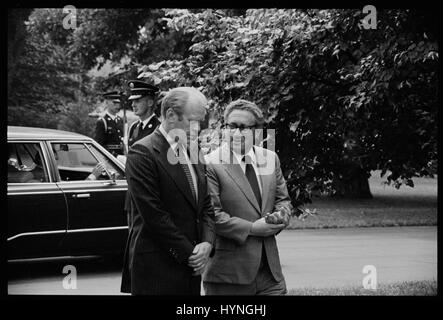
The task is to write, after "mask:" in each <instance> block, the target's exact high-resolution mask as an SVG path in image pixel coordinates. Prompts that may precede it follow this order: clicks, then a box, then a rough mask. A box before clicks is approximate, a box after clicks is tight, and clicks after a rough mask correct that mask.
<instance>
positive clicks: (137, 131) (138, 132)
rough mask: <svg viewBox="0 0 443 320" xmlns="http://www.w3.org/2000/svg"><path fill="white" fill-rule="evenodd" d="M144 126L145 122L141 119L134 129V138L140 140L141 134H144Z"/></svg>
mask: <svg viewBox="0 0 443 320" xmlns="http://www.w3.org/2000/svg"><path fill="white" fill-rule="evenodd" d="M142 127H143V122H141V121H140V122H139V123H138V124H137V127H135V130H134V139H135V140H139V136H140V135H141V134H142V130H143V129H142Z"/></svg>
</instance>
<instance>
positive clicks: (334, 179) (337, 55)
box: [139, 9, 438, 205]
mask: <svg viewBox="0 0 443 320" xmlns="http://www.w3.org/2000/svg"><path fill="white" fill-rule="evenodd" d="M167 16H168V19H169V20H168V25H169V27H170V28H174V29H176V30H183V32H184V33H185V34H190V35H192V42H193V44H192V45H191V46H190V48H189V52H188V56H187V57H185V58H184V59H182V60H175V61H171V60H167V61H161V62H159V63H155V64H150V65H146V66H143V67H142V68H140V75H139V76H140V77H143V78H146V79H150V80H151V81H154V82H155V83H158V84H159V85H161V86H164V88H168V87H171V86H175V85H192V86H196V87H199V88H200V89H201V90H202V91H203V92H204V93H205V94H206V95H207V96H208V97H210V98H211V99H212V103H213V104H212V108H213V109H214V110H215V113H216V114H221V111H222V110H223V109H224V107H225V106H226V104H227V103H229V102H230V101H232V100H233V99H237V98H244V99H250V100H252V101H254V102H256V103H257V104H258V105H259V106H260V107H261V108H262V110H263V112H264V114H265V116H266V122H267V124H268V127H270V128H275V129H276V132H277V133H276V140H277V141H276V142H277V148H276V149H277V152H278V153H279V155H280V157H281V160H282V166H283V167H284V169H285V172H284V173H285V176H286V177H287V181H288V184H289V188H290V192H291V195H292V198H293V200H294V202H295V204H297V205H298V204H302V203H305V202H309V201H310V198H311V197H312V195H313V194H316V193H319V192H329V193H331V194H334V193H336V192H339V191H340V187H342V186H343V185H345V186H346V185H348V186H351V187H352V188H353V187H354V186H355V185H354V184H352V182H353V180H355V179H357V180H360V181H361V180H362V179H363V180H367V177H368V175H369V172H370V171H371V170H374V169H381V170H382V172H383V174H384V173H386V172H387V171H390V174H389V175H388V176H387V180H388V182H394V183H395V185H396V186H397V187H399V186H400V185H401V184H402V183H406V184H407V185H410V186H412V180H411V178H412V177H413V176H421V175H431V174H432V173H433V167H434V168H435V164H436V161H437V157H436V155H437V152H436V129H437V125H436V117H435V115H436V112H437V70H436V69H437V65H438V53H437V50H438V48H437V39H436V35H437V31H436V30H437V29H436V20H435V18H434V17H433V16H432V15H430V14H429V13H426V12H412V11H400V10H388V11H383V12H379V13H378V22H379V23H378V26H377V29H376V30H364V29H362V28H361V27H359V22H360V19H362V18H363V16H362V13H361V12H360V11H357V10H276V9H260V10H247V12H246V14H245V15H244V16H227V15H226V14H224V12H223V11H222V10H206V11H203V12H198V13H191V12H190V11H188V10H168V11H167ZM220 121H222V119H220Z"/></svg>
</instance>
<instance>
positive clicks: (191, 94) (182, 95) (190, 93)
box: [161, 87, 208, 120]
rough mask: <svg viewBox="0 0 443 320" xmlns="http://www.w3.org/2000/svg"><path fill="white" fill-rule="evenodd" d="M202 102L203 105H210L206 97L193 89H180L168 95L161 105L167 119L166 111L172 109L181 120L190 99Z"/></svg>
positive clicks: (163, 115) (175, 89)
mask: <svg viewBox="0 0 443 320" xmlns="http://www.w3.org/2000/svg"><path fill="white" fill-rule="evenodd" d="M191 98H192V99H193V100H194V101H198V102H201V103H202V104H203V105H206V104H207V103H208V101H207V99H206V97H205V96H204V95H203V93H201V92H200V91H198V90H197V89H196V88H193V87H178V88H174V89H172V90H170V91H169V92H167V93H166V95H165V96H164V98H163V99H162V103H161V115H162V117H163V118H166V111H168V110H169V109H172V110H173V111H174V112H175V113H176V114H177V115H178V117H179V119H180V120H181V118H182V116H183V108H184V107H185V106H186V105H187V104H188V102H189V100H190V99H191Z"/></svg>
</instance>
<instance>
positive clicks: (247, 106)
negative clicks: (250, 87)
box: [223, 99, 265, 126]
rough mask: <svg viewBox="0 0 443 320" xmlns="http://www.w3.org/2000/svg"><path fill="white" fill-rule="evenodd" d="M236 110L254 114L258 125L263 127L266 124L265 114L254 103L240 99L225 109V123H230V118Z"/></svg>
mask: <svg viewBox="0 0 443 320" xmlns="http://www.w3.org/2000/svg"><path fill="white" fill-rule="evenodd" d="M234 110H246V111H249V112H250V113H252V115H253V116H254V118H255V122H256V125H259V126H261V125H262V124H263V123H264V121H265V120H264V117H263V112H262V111H261V110H260V108H259V107H258V106H257V105H256V104H255V103H253V102H251V101H248V100H244V99H238V100H235V101H232V102H231V103H230V104H228V106H227V107H226V109H225V112H224V115H223V119H224V121H225V123H226V122H227V121H228V117H229V115H230V114H231V112H232V111H234Z"/></svg>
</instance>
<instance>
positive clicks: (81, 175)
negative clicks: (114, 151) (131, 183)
mask: <svg viewBox="0 0 443 320" xmlns="http://www.w3.org/2000/svg"><path fill="white" fill-rule="evenodd" d="M51 146H52V152H53V153H54V157H55V160H56V164H57V169H58V171H59V174H60V179H61V180H62V181H80V180H90V178H91V173H92V172H93V169H94V167H95V166H96V165H97V164H98V162H99V161H100V162H103V163H105V166H106V170H105V171H103V172H102V173H101V174H100V175H99V176H98V177H97V179H98V180H108V179H110V174H112V172H116V175H119V174H120V175H121V174H122V170H120V169H118V167H116V166H115V165H114V164H113V163H112V162H110V161H109V160H108V159H107V158H106V157H105V156H104V155H102V154H101V152H99V151H98V150H97V149H95V148H91V145H90V144H88V145H86V144H84V143H51ZM106 171H107V172H106ZM108 173H109V175H108ZM116 178H117V177H116Z"/></svg>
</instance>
